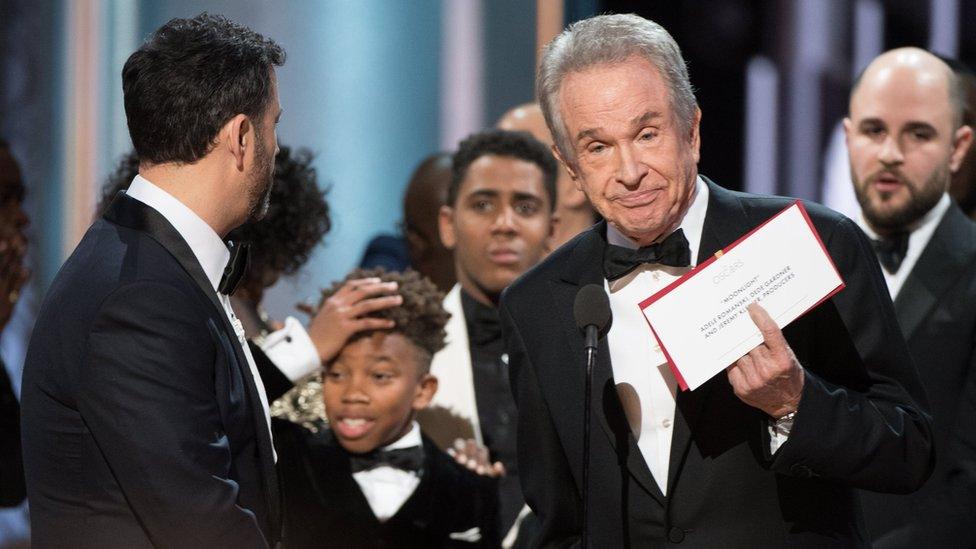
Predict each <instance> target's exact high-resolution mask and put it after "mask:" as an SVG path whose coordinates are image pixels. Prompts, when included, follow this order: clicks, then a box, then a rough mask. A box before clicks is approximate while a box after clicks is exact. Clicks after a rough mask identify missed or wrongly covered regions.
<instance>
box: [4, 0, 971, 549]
mask: <svg viewBox="0 0 976 549" xmlns="http://www.w3.org/2000/svg"><path fill="white" fill-rule="evenodd" d="M201 11H210V12H215V13H222V14H224V15H226V16H228V17H230V18H231V19H234V20H236V21H238V22H240V23H243V24H246V25H248V26H250V27H252V28H253V29H255V30H257V31H259V32H261V33H263V34H265V35H267V36H270V37H272V38H274V39H275V40H276V41H278V42H279V43H280V44H282V45H283V46H284V47H285V49H286V50H287V52H288V60H287V63H286V64H285V66H284V67H282V68H280V69H279V70H278V77H279V87H280V93H281V102H282V105H283V107H284V116H283V117H282V120H281V124H280V126H279V130H278V135H279V140H280V142H281V143H282V144H286V145H289V146H292V147H308V148H310V149H311V150H313V151H314V152H315V153H317V160H316V167H317V169H318V174H319V181H320V182H321V183H322V184H323V186H328V187H329V188H330V191H329V194H328V200H329V202H330V204H331V205H332V207H333V212H334V214H333V219H334V222H335V225H334V229H333V231H332V232H331V233H330V234H329V235H328V236H327V237H326V240H325V244H324V245H323V246H320V247H319V249H318V250H317V252H316V253H315V254H314V256H313V257H312V260H311V261H310V262H309V263H308V264H307V266H306V267H305V269H304V270H303V271H302V272H300V273H299V274H298V275H297V276H295V277H293V278H291V279H286V280H283V281H282V282H280V283H279V284H278V285H277V286H276V287H275V288H274V289H273V290H272V291H271V292H270V293H269V294H268V296H267V297H266V299H265V304H266V305H267V308H268V310H269V312H270V313H271V315H272V316H273V317H277V318H283V317H284V316H285V315H286V314H294V305H295V303H296V302H298V301H300V300H305V299H309V298H312V297H313V296H315V295H316V289H317V288H319V287H322V286H325V285H327V284H328V283H329V282H331V281H332V280H335V279H338V278H341V277H342V276H343V275H344V274H345V273H346V272H347V271H348V270H350V269H351V268H353V267H354V266H356V265H357V264H358V262H359V260H360V257H361V254H362V251H363V248H364V246H365V244H366V242H367V241H368V240H369V239H370V238H371V237H372V236H374V235H375V234H377V233H380V232H386V233H391V232H394V231H395V230H396V226H397V222H398V221H399V220H400V217H401V214H400V212H401V206H400V199H401V195H402V191H403V188H404V186H405V185H406V182H407V178H408V177H409V175H410V173H411V172H412V170H413V169H414V167H415V166H416V164H417V163H418V162H419V161H420V160H421V159H422V158H423V157H424V156H426V155H427V154H429V153H432V152H434V151H437V150H450V149H453V148H454V146H455V144H456V143H457V141H458V140H459V139H460V138H462V137H464V136H465V135H467V134H469V133H471V132H473V131H476V130H479V129H481V128H483V127H486V126H490V125H493V124H494V122H495V121H496V120H497V119H498V118H499V116H501V114H502V113H503V112H505V111H506V110H507V109H508V108H510V107H512V106H514V105H516V104H519V103H523V102H527V101H530V100H532V96H533V73H534V65H535V60H536V54H537V51H538V47H539V45H540V44H542V43H544V42H545V41H547V40H548V39H550V38H551V37H552V36H554V35H555V34H556V33H558V32H559V30H561V29H562V28H563V27H564V25H566V24H568V23H571V22H572V21H575V20H578V19H581V18H585V17H589V16H591V15H595V14H598V13H605V12H614V13H626V12H636V13H639V14H641V15H643V16H645V17H648V18H651V19H654V20H656V21H658V22H659V23H661V24H662V25H663V26H664V27H665V28H667V29H668V30H669V31H670V32H671V33H672V34H673V35H674V37H675V38H676V40H677V41H678V43H679V44H680V45H681V47H682V50H683V52H684V54H685V57H686V59H687V61H688V63H689V67H690V73H691V80H692V84H693V85H694V86H695V88H696V90H697V95H698V99H699V103H700V105H701V108H702V111H703V120H702V136H703V138H702V143H703V145H702V148H703V151H702V162H701V166H700V169H701V172H702V173H704V174H706V175H708V176H709V177H711V178H713V179H715V180H716V181H718V182H719V183H721V184H723V185H725V186H727V187H730V188H735V189H744V190H750V191H754V192H763V193H781V194H789V195H794V196H799V197H803V198H810V199H814V200H818V201H822V202H826V203H828V204H829V205H832V206H834V207H835V208H837V209H839V210H841V211H844V212H845V213H848V214H849V215H850V214H853V213H854V212H856V209H853V210H852V209H851V208H852V202H851V201H852V200H853V198H852V193H851V192H850V188H849V187H850V183H849V180H848V179H847V178H848V175H847V165H846V153H844V152H843V142H842V139H840V137H839V134H838V133H837V132H838V127H839V121H840V119H841V118H842V117H843V115H844V113H845V111H846V101H847V93H848V91H849V86H850V82H851V80H852V77H853V76H854V75H856V74H857V72H858V71H860V70H861V69H862V68H863V67H864V66H865V65H866V64H867V62H868V61H869V60H870V59H871V58H873V57H874V56H875V55H877V54H878V53H880V52H882V51H884V50H886V49H890V48H892V47H896V46H903V45H916V46H921V47H924V48H927V49H930V50H932V51H934V52H936V53H939V54H943V55H946V56H950V57H956V58H959V59H961V60H963V61H964V62H966V63H967V64H969V65H970V66H972V65H973V64H974V63H976V33H974V32H973V30H974V26H976V0H660V1H652V0H643V1H638V0H565V1H564V0H521V1H518V0H277V1H259V0H154V1H151V2H150V1H144V2H139V1H134V0H0V136H2V137H4V138H5V139H6V140H8V141H10V143H11V145H12V149H13V152H14V156H15V157H16V158H17V159H18V161H19V162H20V163H21V167H22V169H23V173H24V180H25V182H26V184H27V186H28V189H29V191H28V192H29V195H28V199H27V203H26V206H27V211H28V214H29V215H30V217H31V220H32V227H31V229H30V237H31V258H30V261H31V263H32V266H33V270H34V277H33V279H32V281H31V283H30V288H29V289H28V291H26V292H25V298H24V299H22V300H21V302H20V303H19V305H18V311H17V313H16V315H15V319H14V321H13V322H12V323H11V325H10V326H9V327H8V329H7V330H5V332H4V336H3V346H2V348H3V356H4V358H5V359H6V360H5V361H6V363H7V365H8V367H9V368H10V369H11V370H12V376H11V377H12V378H13V379H14V383H15V385H16V386H18V387H19V368H20V364H21V363H22V360H23V348H24V343H25V340H26V338H27V334H29V330H30V326H31V323H32V318H33V312H34V311H35V310H36V309H37V307H38V306H39V303H40V299H41V297H42V296H43V293H44V291H45V289H46V288H47V286H48V284H49V283H50V281H51V279H52V278H53V276H54V275H55V274H56V272H57V270H58V268H59V267H60V265H61V263H62V261H63V260H64V259H65V258H66V257H67V255H68V254H69V253H70V251H71V250H72V249H73V247H74V246H75V244H76V243H77V242H78V240H79V238H80V237H81V235H82V234H83V232H84V231H85V229H86V228H87V226H88V224H89V223H90V222H91V216H92V211H93V209H94V205H95V201H96V197H97V196H98V195H99V191H100V188H101V186H102V185H103V183H104V182H105V180H106V178H107V176H108V174H109V173H110V172H111V171H112V169H113V168H114V166H115V164H116V162H117V161H118V159H119V157H120V156H121V155H122V154H124V153H125V152H126V151H128V150H129V149H130V144H129V138H128V133H127V131H126V126H125V117H124V113H123V110H122V96H121V79H120V72H121V67H122V64H123V63H124V61H125V59H126V58H127V56H128V55H129V54H130V53H131V52H132V51H133V50H134V49H136V48H137V47H138V45H139V44H140V43H141V41H142V40H143V39H144V38H145V37H146V36H147V35H148V34H149V33H150V32H151V31H152V30H154V29H155V28H156V27H158V26H159V25H160V24H162V23H163V22H165V21H167V20H168V19H170V18H172V17H190V16H193V15H196V14H197V13H199V12H201ZM854 207H855V208H856V206H854ZM301 318H304V317H301ZM16 528H17V527H16V526H11V525H10V524H7V523H4V522H3V521H2V520H0V540H2V539H4V538H5V537H6V539H8V541H9V540H10V539H12V538H14V537H16V536H18V535H19V534H18V532H17V531H16ZM2 544H3V542H2V541H0V545H2Z"/></svg>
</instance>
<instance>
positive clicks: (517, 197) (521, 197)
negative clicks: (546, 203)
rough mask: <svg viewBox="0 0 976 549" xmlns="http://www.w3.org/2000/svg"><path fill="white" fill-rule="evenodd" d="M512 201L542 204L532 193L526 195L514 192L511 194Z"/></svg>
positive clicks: (539, 197) (537, 196)
mask: <svg viewBox="0 0 976 549" xmlns="http://www.w3.org/2000/svg"><path fill="white" fill-rule="evenodd" d="M512 199H514V200H535V201H539V202H542V197H541V196H539V195H536V194H532V193H526V192H521V191H515V192H513V193H512Z"/></svg>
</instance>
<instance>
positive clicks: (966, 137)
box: [949, 126, 973, 173]
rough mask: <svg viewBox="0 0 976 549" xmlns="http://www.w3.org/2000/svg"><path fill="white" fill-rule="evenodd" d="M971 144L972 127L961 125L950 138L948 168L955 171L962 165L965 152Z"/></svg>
mask: <svg viewBox="0 0 976 549" xmlns="http://www.w3.org/2000/svg"><path fill="white" fill-rule="evenodd" d="M972 146H973V129H972V128H971V127H970V126H961V127H960V128H959V129H958V130H956V135H954V136H953V140H952V156H951V157H950V158H949V170H950V171H951V172H952V173H956V172H957V171H958V170H959V166H961V165H962V161H963V159H965V158H966V153H967V152H969V148H970V147H972Z"/></svg>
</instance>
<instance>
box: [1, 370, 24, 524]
mask: <svg viewBox="0 0 976 549" xmlns="http://www.w3.org/2000/svg"><path fill="white" fill-rule="evenodd" d="M24 495H25V489H24V463H23V460H22V458H21V449H20V405H19V404H17V396H16V395H15V394H14V389H13V386H12V385H11V383H10V377H8V376H7V369H6V367H5V366H4V364H3V360H2V359H0V507H7V506H13V505H18V504H20V502H21V501H24Z"/></svg>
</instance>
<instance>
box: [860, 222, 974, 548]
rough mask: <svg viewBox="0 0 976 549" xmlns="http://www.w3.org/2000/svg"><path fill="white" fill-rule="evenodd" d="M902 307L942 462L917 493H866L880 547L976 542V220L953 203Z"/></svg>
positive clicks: (903, 294) (911, 276) (911, 278)
mask: <svg viewBox="0 0 976 549" xmlns="http://www.w3.org/2000/svg"><path fill="white" fill-rule="evenodd" d="M895 313H896V314H897V316H898V321H899V322H900V323H901V327H902V331H903V332H904V334H905V339H907V340H908V348H909V351H910V352H911V354H912V357H913V358H914V359H915V364H916V366H917V367H918V373H919V377H920V378H921V379H922V385H924V386H925V391H926V394H927V395H928V398H929V403H930V408H931V411H932V431H933V435H934V441H935V448H936V462H935V463H936V465H935V471H934V472H933V473H932V477H931V478H930V479H929V480H928V482H926V483H925V485H924V486H923V487H922V488H921V489H920V490H919V491H918V492H915V493H914V494H911V495H906V496H899V497H891V496H888V495H884V494H873V493H867V492H866V493H864V494H862V501H863V503H864V515H865V519H866V522H867V525H868V530H869V532H870V533H871V535H872V537H873V538H874V540H875V546H877V547H906V548H907V547H976V529H974V528H973V519H974V518H976V223H973V222H972V221H971V220H970V219H968V218H967V217H966V216H965V215H964V214H963V213H962V210H960V209H959V207H958V206H956V205H955V204H953V205H952V206H951V207H950V208H949V209H948V210H947V211H946V213H945V215H944V216H943V217H942V220H941V221H940V222H939V224H938V225H937V227H936V229H935V232H934V233H933V234H932V238H931V240H930V241H929V243H928V244H927V245H926V247H925V249H924V250H923V251H922V255H921V256H919V258H918V262H917V263H916V264H915V266H914V267H913V268H912V271H911V272H910V273H908V277H907V278H906V279H905V284H904V285H903V286H902V289H901V291H900V292H899V293H898V296H897V298H896V299H895Z"/></svg>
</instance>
